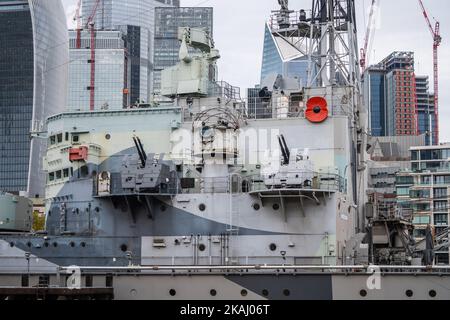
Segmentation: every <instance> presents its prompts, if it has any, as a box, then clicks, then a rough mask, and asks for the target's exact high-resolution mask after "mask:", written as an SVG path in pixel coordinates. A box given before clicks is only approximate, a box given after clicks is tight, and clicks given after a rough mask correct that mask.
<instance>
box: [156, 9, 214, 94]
mask: <svg viewBox="0 0 450 320" xmlns="http://www.w3.org/2000/svg"><path fill="white" fill-rule="evenodd" d="M181 27H191V28H204V29H206V30H207V31H208V32H209V33H210V34H211V36H212V35H213V8H203V7H193V8H189V7H184V8H170V7H158V8H156V9H155V50H154V74H153V87H154V91H155V94H159V93H160V90H161V71H162V70H164V69H166V68H168V67H172V66H174V65H176V64H177V63H178V61H179V58H178V54H179V50H180V41H179V40H178V28H181ZM192 51H194V50H192V48H191V52H192ZM194 52H195V51H194Z"/></svg>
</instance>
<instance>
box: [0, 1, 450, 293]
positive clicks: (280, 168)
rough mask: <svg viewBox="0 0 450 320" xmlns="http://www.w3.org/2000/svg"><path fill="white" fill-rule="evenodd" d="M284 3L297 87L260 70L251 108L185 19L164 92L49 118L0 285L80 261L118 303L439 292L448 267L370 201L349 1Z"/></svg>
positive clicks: (65, 270) (4, 252)
mask: <svg viewBox="0 0 450 320" xmlns="http://www.w3.org/2000/svg"><path fill="white" fill-rule="evenodd" d="M280 4H281V9H280V10H279V11H275V12H273V18H272V22H271V30H272V34H273V36H274V37H276V39H277V41H279V42H280V43H281V42H282V43H283V44H284V45H289V46H290V47H291V49H292V50H295V54H297V55H298V56H299V57H305V59H306V61H308V81H307V83H304V84H303V83H301V81H299V79H298V78H292V77H289V76H288V75H283V74H274V75H271V76H269V77H267V78H266V79H264V83H263V84H262V89H261V91H260V99H259V100H258V103H257V104H256V105H254V106H253V108H251V107H250V105H246V104H245V103H244V102H243V101H242V100H241V99H240V96H239V92H238V90H237V89H236V88H234V87H232V86H230V85H228V84H226V83H224V82H218V81H217V67H216V62H217V60H218V59H219V58H220V54H219V51H218V50H217V49H216V48H215V46H214V43H213V41H212V39H211V38H210V35H209V34H208V33H207V32H205V31H204V30H201V29H195V28H188V27H186V28H180V29H179V34H178V37H179V40H180V42H181V48H180V55H179V58H180V60H179V63H178V64H177V65H176V66H174V67H171V68H168V69H166V70H164V71H163V72H162V95H163V96H165V97H166V98H170V99H171V100H172V101H173V104H170V105H168V104H163V103H161V104H151V105H147V106H146V107H144V108H142V107H137V108H131V109H125V110H102V111H94V112H73V113H70V112H68V113H63V114H58V115H55V116H52V117H50V118H49V119H48V121H47V131H46V133H45V134H42V133H41V134H40V137H37V135H36V136H35V137H34V138H35V139H38V138H42V136H43V135H44V136H45V138H47V139H48V151H47V155H46V157H45V159H44V162H45V170H46V172H47V176H48V177H47V184H46V200H45V210H46V231H45V232H44V233H40V234H35V233H26V232H27V231H29V225H30V224H29V223H15V224H13V223H12V220H14V218H12V219H11V221H10V220H8V221H10V224H8V225H6V227H5V226H4V227H5V228H2V229H3V230H4V231H6V233H4V234H2V236H1V240H0V248H1V251H0V263H1V273H0V283H1V285H2V286H5V285H9V286H17V287H20V286H21V285H25V286H32V285H37V284H41V285H42V283H45V285H46V286H50V287H52V286H55V287H58V286H66V280H67V279H70V280H73V279H74V275H73V274H72V272H74V271H76V276H77V277H78V278H77V279H78V280H76V281H75V282H76V283H77V285H78V286H80V287H82V288H86V287H88V288H89V287H91V288H95V287H112V288H113V290H114V297H115V298H117V299H403V298H411V299H413V298H419V299H448V298H450V291H449V290H450V279H449V277H448V268H447V267H437V266H435V267H426V266H412V264H415V261H417V258H418V257H419V258H420V257H421V255H420V254H422V253H420V254H418V253H417V252H418V251H417V250H416V249H414V247H413V246H412V243H411V239H410V228H411V225H410V224H408V222H407V221H404V220H402V218H401V217H384V218H383V217H378V216H377V215H376V213H374V212H373V210H371V203H370V199H369V198H368V196H367V192H366V185H367V178H366V175H367V170H366V157H367V152H366V142H367V137H368V134H367V123H366V119H367V110H366V109H365V108H364V105H363V101H362V98H361V90H360V74H359V66H358V46H357V40H356V27H355V8H354V1H353V0H346V1H342V0H314V1H313V6H312V8H311V10H308V11H304V10H301V11H300V12H294V11H291V10H289V8H288V5H287V1H280ZM189 48H193V49H196V50H190V49H189ZM192 52H196V53H192ZM13 198H16V197H13ZM11 201H13V200H11ZM14 201H17V199H15V200H14ZM2 218H3V217H2ZM387 221H388V222H387ZM13 231H14V232H18V233H14V232H13ZM419 260H420V259H419ZM373 263H383V264H391V266H375V265H373ZM74 266H77V267H74ZM377 277H379V278H377Z"/></svg>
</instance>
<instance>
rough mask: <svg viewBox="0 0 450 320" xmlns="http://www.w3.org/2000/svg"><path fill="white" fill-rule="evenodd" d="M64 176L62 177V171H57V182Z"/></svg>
mask: <svg viewBox="0 0 450 320" xmlns="http://www.w3.org/2000/svg"><path fill="white" fill-rule="evenodd" d="M61 177H62V175H61V170H58V171H56V180H59V179H61Z"/></svg>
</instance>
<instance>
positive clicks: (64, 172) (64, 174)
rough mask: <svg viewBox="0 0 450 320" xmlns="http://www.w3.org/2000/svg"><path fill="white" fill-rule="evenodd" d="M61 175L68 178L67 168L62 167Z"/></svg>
mask: <svg viewBox="0 0 450 320" xmlns="http://www.w3.org/2000/svg"><path fill="white" fill-rule="evenodd" d="M63 177H64V178H68V177H69V169H64V170H63Z"/></svg>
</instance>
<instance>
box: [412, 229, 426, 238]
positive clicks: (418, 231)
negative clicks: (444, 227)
mask: <svg viewBox="0 0 450 320" xmlns="http://www.w3.org/2000/svg"><path fill="white" fill-rule="evenodd" d="M413 234H414V237H415V238H425V236H426V234H427V231H426V230H425V229H415V230H414V233H413Z"/></svg>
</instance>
